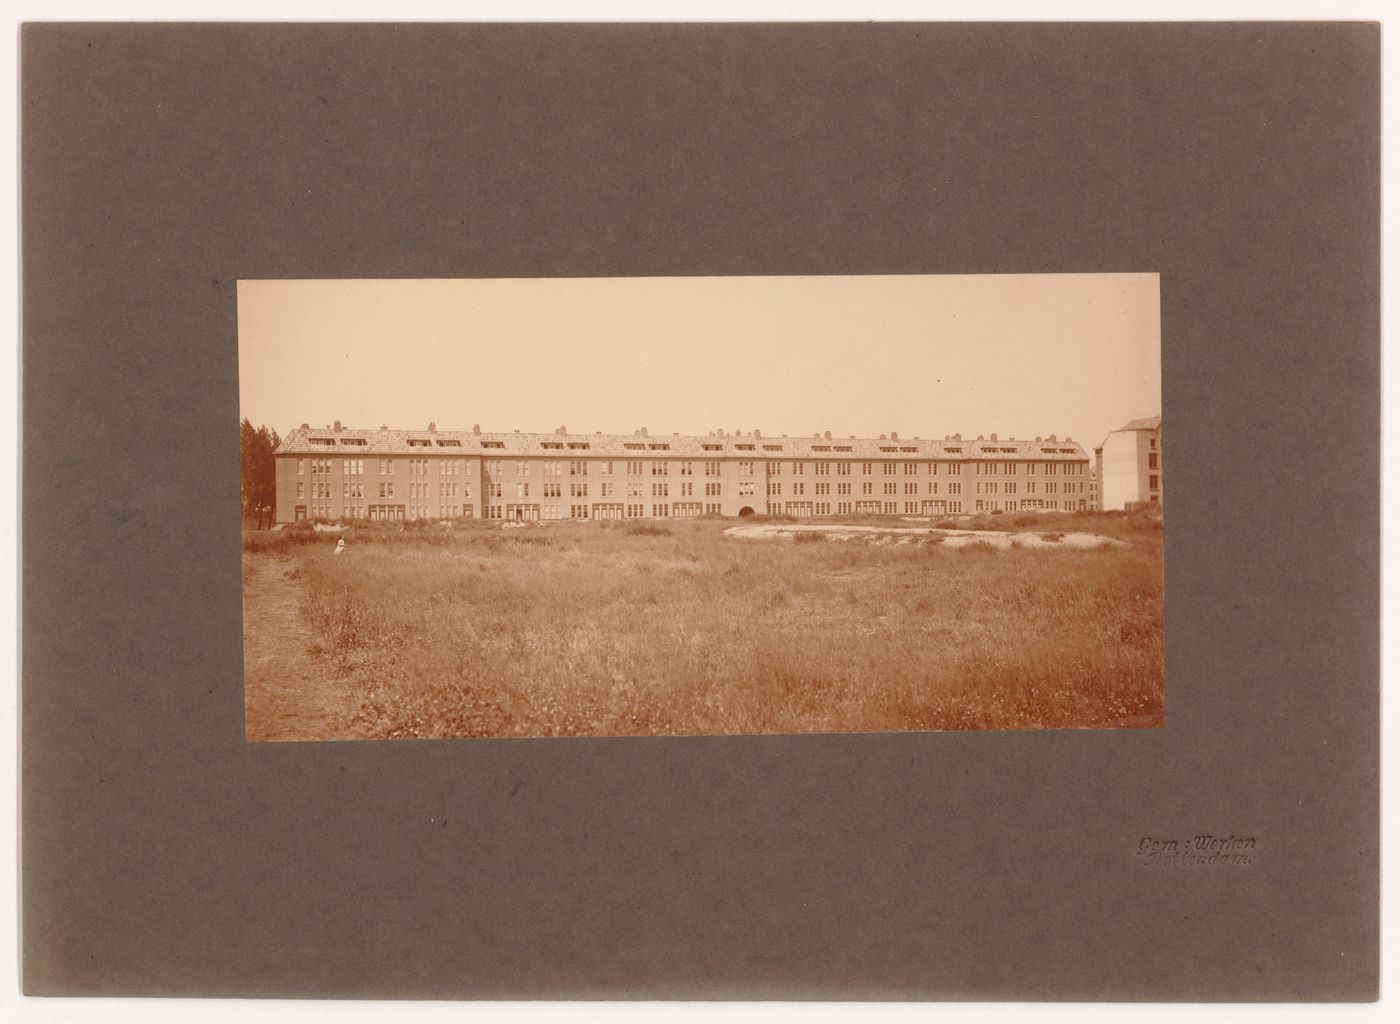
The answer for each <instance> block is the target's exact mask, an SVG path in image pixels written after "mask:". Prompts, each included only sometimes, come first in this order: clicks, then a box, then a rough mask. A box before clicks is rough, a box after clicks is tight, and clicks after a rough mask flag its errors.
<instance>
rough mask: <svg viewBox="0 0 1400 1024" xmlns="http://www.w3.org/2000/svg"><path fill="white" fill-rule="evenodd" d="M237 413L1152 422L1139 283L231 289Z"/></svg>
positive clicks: (488, 283)
mask: <svg viewBox="0 0 1400 1024" xmlns="http://www.w3.org/2000/svg"><path fill="white" fill-rule="evenodd" d="M238 346H239V388H240V394H239V405H240V408H241V413H242V415H243V416H246V417H247V418H248V419H250V420H251V421H252V422H253V425H254V426H259V425H262V424H267V425H268V426H271V427H275V428H276V429H277V431H278V432H279V433H282V434H285V433H286V432H287V431H288V430H290V429H291V428H293V427H296V426H298V425H299V424H301V423H309V424H311V425H312V426H316V427H320V426H326V425H327V424H330V423H331V422H332V421H333V420H337V419H338V420H340V421H341V422H342V423H343V424H344V425H345V426H347V427H355V428H374V427H378V426H380V425H381V424H385V425H387V426H389V427H392V428H400V429H408V428H414V429H420V428H423V427H426V426H427V424H428V422H429V421H430V420H431V421H435V422H436V423H437V425H438V428H439V429H441V430H470V429H471V427H472V425H473V424H475V423H479V424H481V428H482V430H485V431H511V430H520V431H522V432H526V433H548V432H550V431H552V430H554V429H555V428H556V427H559V426H566V427H568V428H569V430H570V431H571V432H574V433H593V432H594V431H602V432H604V433H610V434H625V433H631V432H632V431H633V430H635V429H637V428H638V427H646V428H647V429H648V430H649V432H650V433H652V434H655V435H660V434H670V433H681V434H707V433H709V432H710V431H712V430H716V429H720V428H723V429H725V430H729V431H735V430H741V431H745V432H747V431H749V430H753V429H755V428H757V429H759V430H761V431H762V432H763V434H764V435H765V436H773V437H777V436H780V435H783V434H788V435H790V436H793V437H803V436H807V437H810V436H811V435H812V434H814V433H818V432H821V431H826V430H830V431H831V432H832V434H833V436H836V437H846V436H849V435H855V436H857V437H878V436H879V435H880V434H888V433H890V432H891V431H896V432H898V433H899V435H900V436H901V437H911V438H912V437H915V436H918V437H923V438H933V437H936V438H941V437H943V436H944V435H945V434H955V433H961V434H962V435H963V436H964V437H965V438H970V437H976V436H977V435H978V434H992V433H997V434H999V435H1000V436H1002V437H1016V438H1030V437H1035V436H1037V435H1042V436H1043V435H1049V434H1058V435H1059V436H1061V437H1064V436H1065V435H1069V436H1071V437H1073V438H1074V439H1075V440H1076V441H1079V442H1080V443H1082V444H1083V445H1084V447H1085V448H1086V449H1092V448H1093V446H1094V445H1097V444H1099V443H1100V442H1101V441H1102V440H1103V438H1104V435H1105V434H1107V433H1108V432H1109V431H1110V430H1113V429H1116V428H1117V427H1119V426H1121V425H1122V424H1123V423H1125V422H1126V421H1128V420H1132V419H1138V418H1140V417H1144V416H1155V415H1157V414H1159V413H1160V412H1161V326H1160V314H1159V296H1158V277H1157V275H1156V274H1031V275H979V276H922V277H915V276H903V277H900V276H886V277H689V278H679V277H671V278H539V279H513V280H384V281H354V280H344V281H240V282H239V285H238Z"/></svg>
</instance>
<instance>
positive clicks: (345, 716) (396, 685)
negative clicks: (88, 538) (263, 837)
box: [244, 513, 1164, 739]
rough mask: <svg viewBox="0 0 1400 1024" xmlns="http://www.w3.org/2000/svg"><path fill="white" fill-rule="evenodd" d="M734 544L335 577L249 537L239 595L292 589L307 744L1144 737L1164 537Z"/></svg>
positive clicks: (265, 537) (520, 549)
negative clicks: (1102, 542) (311, 693)
mask: <svg viewBox="0 0 1400 1024" xmlns="http://www.w3.org/2000/svg"><path fill="white" fill-rule="evenodd" d="M754 521H762V520H761V519H760V518H758V517H756V519H755V520H754ZM860 522H861V523H864V524H870V523H879V522H880V521H879V520H872V519H869V518H863V519H861V520H860ZM894 523H897V524H898V525H901V526H910V525H916V524H911V523H908V522H903V521H892V524H894ZM731 525H734V521H732V520H730V521H714V520H684V521H673V522H670V523H655V522H647V523H641V524H626V523H573V522H565V523H554V524H549V525H548V526H541V527H534V528H529V529H512V530H503V529H500V528H499V527H494V526H490V525H487V524H482V523H477V524H472V525H469V526H467V527H465V528H463V527H461V526H459V527H457V528H456V529H453V530H450V531H449V530H445V529H440V528H436V527H429V528H413V527H408V528H403V527H397V528H395V527H388V526H379V527H373V528H372V527H366V526H358V527H354V528H353V529H351V530H349V531H348V532H347V533H346V537H347V544H348V549H347V551H346V553H345V554H344V555H342V556H339V557H334V556H333V555H332V553H331V552H332V548H333V547H334V544H335V539H336V535H333V534H316V533H313V532H312V531H310V530H307V529H286V530H280V531H277V532H275V533H273V532H254V533H249V534H246V535H245V541H244V562H245V570H244V579H245V594H248V593H251V591H250V590H247V589H246V587H247V583H248V580H249V579H251V578H254V577H255V576H258V577H259V578H263V579H267V580H273V579H274V578H275V580H276V581H277V584H278V585H279V586H286V587H295V588H297V592H298V601H297V603H296V605H295V606H296V607H299V609H300V615H301V617H302V618H301V626H302V631H301V633H300V636H301V638H302V639H301V641H300V642H301V643H302V644H303V645H304V646H306V647H308V648H309V652H310V653H309V655H304V656H305V657H308V659H309V664H310V666H311V667H312V670H313V674H314V675H315V676H316V678H315V679H314V680H313V681H312V684H313V685H314V686H315V687H317V688H318V693H319V695H320V697H321V699H322V700H323V702H329V704H328V706H330V707H332V708H333V713H332V715H331V722H330V724H329V726H326V725H322V726H320V727H319V729H320V731H322V732H326V731H327V730H328V734H327V735H325V736H310V735H308V736H303V737H300V738H306V739H311V738H331V737H332V736H333V737H352V736H354V737H366V738H402V737H465V736H561V735H570V736H578V735H590V736H612V735H638V734H640V735H655V734H702V733H757V732H848V731H856V732H869V731H884V730H904V729H1032V728H1064V727H1101V726H1143V725H1155V724H1160V723H1161V722H1162V720H1163V714H1164V698H1163V664H1164V662H1163V618H1162V608H1163V604H1162V601H1163V593H1162V531H1161V520H1160V519H1153V518H1149V517H1147V516H1125V515H1114V514H1093V513H1086V514H1075V515H1057V516H1056V515H1047V516H1025V515H1021V516H1002V517H992V518H988V519H986V520H982V521H980V522H979V521H973V522H967V521H963V522H959V523H958V524H957V526H958V527H959V528H962V529H967V528H969V527H970V526H971V527H977V526H979V525H980V526H981V527H983V528H987V529H999V530H1000V529H1016V530H1024V529H1043V530H1045V531H1066V532H1068V531H1085V532H1091V533H1098V534H1101V535H1103V536H1106V537H1113V538H1116V539H1119V540H1122V541H1124V542H1125V544H1123V545H1121V546H1119V545H1115V546H1105V547H1103V548H1097V549H1089V550H1083V549H1080V550H1069V549H1066V550H1057V549H1055V548H1053V547H1052V548H1049V549H1046V548H1038V549H1034V550H1030V549H1025V550H1000V551H998V550H996V549H994V548H991V547H988V546H983V545H980V544H974V545H972V546H969V547H966V548H963V549H959V550H953V549H951V548H948V547H946V546H944V545H941V544H939V543H937V542H936V541H933V540H930V541H922V540H921V541H920V542H919V543H912V544H893V543H892V544H870V543H864V542H857V541H848V542H821V543H817V542H811V541H805V542H795V541H793V540H791V539H779V540H737V539H732V538H726V537H725V536H724V535H723V530H724V528H725V527H727V526H731ZM935 536H936V535H935ZM245 608H246V606H245ZM249 621H251V619H250V620H249ZM255 640H259V638H258V637H255V636H250V637H249V639H248V643H249V645H250V646H251V645H252V644H253V643H254V642H255ZM248 693H249V695H250V697H249V700H250V704H249V709H248V711H249V720H250V723H251V722H252V721H253V719H254V716H255V715H256V714H257V710H258V709H257V708H256V707H254V705H253V696H252V695H253V693H254V688H253V687H252V686H251V684H250V686H249V689H248Z"/></svg>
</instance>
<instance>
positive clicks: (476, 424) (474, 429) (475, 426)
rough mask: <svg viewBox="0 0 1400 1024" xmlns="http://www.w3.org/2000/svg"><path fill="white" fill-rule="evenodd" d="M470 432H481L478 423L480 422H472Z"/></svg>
mask: <svg viewBox="0 0 1400 1024" xmlns="http://www.w3.org/2000/svg"><path fill="white" fill-rule="evenodd" d="M472 433H473V434H480V433H481V424H480V423H473V424H472Z"/></svg>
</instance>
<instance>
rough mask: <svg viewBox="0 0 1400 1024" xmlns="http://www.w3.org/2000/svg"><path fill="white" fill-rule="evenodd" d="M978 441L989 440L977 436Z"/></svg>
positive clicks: (979, 435)
mask: <svg viewBox="0 0 1400 1024" xmlns="http://www.w3.org/2000/svg"><path fill="white" fill-rule="evenodd" d="M977 440H979V441H985V440H987V439H986V438H985V437H983V436H982V435H981V434H978V435H977Z"/></svg>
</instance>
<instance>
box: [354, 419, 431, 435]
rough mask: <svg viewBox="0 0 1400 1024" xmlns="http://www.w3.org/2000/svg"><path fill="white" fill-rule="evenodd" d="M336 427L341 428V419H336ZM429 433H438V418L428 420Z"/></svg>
mask: <svg viewBox="0 0 1400 1024" xmlns="http://www.w3.org/2000/svg"><path fill="white" fill-rule="evenodd" d="M335 429H336V430H339V429H340V420H336V421H335ZM428 433H430V434H436V433H437V420H430V421H429V422H428Z"/></svg>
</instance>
